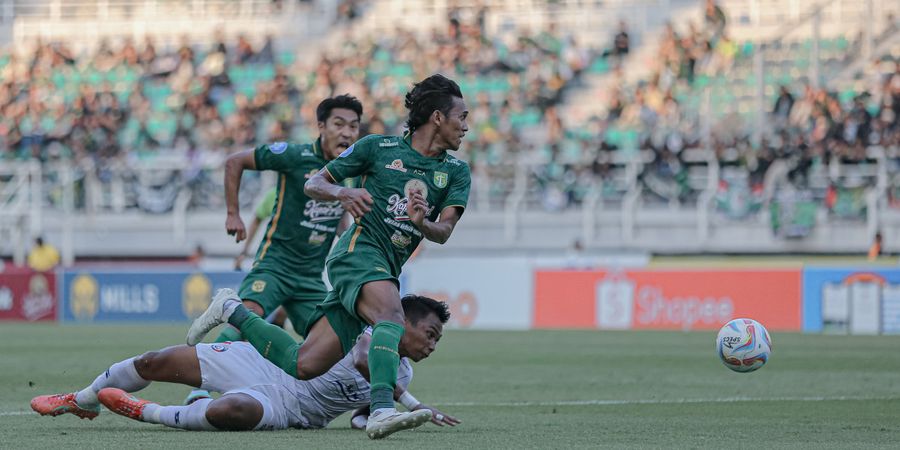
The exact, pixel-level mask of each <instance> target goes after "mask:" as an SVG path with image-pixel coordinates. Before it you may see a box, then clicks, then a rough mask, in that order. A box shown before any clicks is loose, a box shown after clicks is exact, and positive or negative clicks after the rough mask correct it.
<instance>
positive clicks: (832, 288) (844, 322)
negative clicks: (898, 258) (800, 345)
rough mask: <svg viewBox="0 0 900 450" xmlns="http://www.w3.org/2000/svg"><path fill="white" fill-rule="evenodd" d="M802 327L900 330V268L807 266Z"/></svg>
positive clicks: (813, 329) (874, 331) (855, 331)
mask: <svg viewBox="0 0 900 450" xmlns="http://www.w3.org/2000/svg"><path fill="white" fill-rule="evenodd" d="M803 331H807V332H819V331H825V332H833V333H850V334H878V333H886V334H900V269H893V268H885V269H881V268H865V267H807V268H805V269H804V270H803Z"/></svg>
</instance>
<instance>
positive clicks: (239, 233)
mask: <svg viewBox="0 0 900 450" xmlns="http://www.w3.org/2000/svg"><path fill="white" fill-rule="evenodd" d="M245 170H256V160H254V158H253V149H250V150H244V151H242V152H238V153H235V154H233V155H231V156H229V157H228V159H227V160H225V207H226V216H225V231H226V232H227V233H228V235H229V236H234V242H241V241H243V240H244V239H246V238H247V230H246V228H245V227H244V221H243V220H242V219H241V209H240V205H239V203H238V192H239V191H240V188H241V175H243V174H244V171H245Z"/></svg>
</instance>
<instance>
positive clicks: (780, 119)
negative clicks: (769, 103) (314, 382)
mask: <svg viewBox="0 0 900 450" xmlns="http://www.w3.org/2000/svg"><path fill="white" fill-rule="evenodd" d="M793 107H794V96H793V95H791V92H790V91H789V90H788V87H787V86H785V85H782V86H781V88H780V90H779V94H778V98H777V99H776V100H775V107H774V108H772V118H773V119H774V121H775V127H776V128H777V129H782V128H784V127H786V126H787V123H788V118H789V117H790V115H791V109H792V108H793Z"/></svg>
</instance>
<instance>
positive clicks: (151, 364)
mask: <svg viewBox="0 0 900 450" xmlns="http://www.w3.org/2000/svg"><path fill="white" fill-rule="evenodd" d="M161 359H163V357H162V355H161V353H160V352H147V353H144V354H143V355H141V356H138V357H137V358H134V369H135V370H137V373H138V375H140V376H141V378H143V379H145V380H153V379H155V377H154V375H155V374H156V372H157V371H158V370H159V368H160V367H161V366H162V365H163V362H162V361H160V360H161Z"/></svg>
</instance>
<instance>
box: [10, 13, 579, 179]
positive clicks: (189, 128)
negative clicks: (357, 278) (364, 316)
mask: <svg viewBox="0 0 900 450" xmlns="http://www.w3.org/2000/svg"><path fill="white" fill-rule="evenodd" d="M357 3H359V2H347V4H350V5H354V4H357ZM348 17H349V16H348ZM276 47H277V45H276V44H274V43H273V40H272V39H271V38H268V39H266V41H265V42H263V43H257V44H256V45H254V44H252V43H251V42H250V41H249V40H248V39H247V38H245V37H239V38H238V39H237V41H236V42H229V41H226V39H224V38H223V37H222V36H217V37H216V39H215V40H214V43H213V44H212V45H207V46H199V45H192V43H190V42H183V43H182V44H181V45H180V46H177V47H175V48H172V49H163V48H159V47H158V46H157V45H156V43H155V42H154V40H153V39H152V38H147V39H146V40H145V41H144V42H141V43H135V42H132V41H124V42H122V43H119V44H113V43H109V42H102V43H101V44H100V45H99V46H98V47H97V48H96V50H95V51H94V52H93V53H91V54H74V52H73V51H71V50H70V49H69V48H68V47H67V46H66V44H65V43H61V42H55V43H39V44H38V45H37V47H36V49H35V50H34V51H33V52H32V53H31V54H28V55H26V56H24V57H23V56H18V55H15V54H6V55H4V56H2V58H0V80H2V82H0V113H2V114H0V116H2V117H0V158H3V159H10V158H17V159H22V158H29V157H35V158H39V159H41V160H50V159H54V158H74V159H76V160H84V159H90V160H93V161H95V162H103V161H107V160H110V159H112V158H135V157H137V158H143V157H152V156H153V155H156V154H159V153H171V152H175V153H178V154H187V153H192V152H224V153H227V152H231V151H234V150H236V149H243V148H247V147H250V146H253V145H255V144H258V143H261V142H269V141H278V140H291V139H293V140H305V139H309V138H310V137H313V136H314V133H315V118H314V109H315V105H316V104H317V103H318V100H319V99H321V98H325V97H327V96H331V95H336V94H338V93H351V94H353V95H356V96H357V97H359V98H360V99H361V100H362V101H363V104H364V105H365V110H366V114H365V115H366V117H365V118H364V119H365V120H364V123H365V124H366V128H367V129H366V130H365V131H366V132H370V133H396V132H400V131H401V129H402V123H403V120H404V116H403V112H404V108H403V94H404V93H405V92H406V91H407V90H408V89H409V88H410V86H411V83H412V82H414V81H415V80H418V79H421V78H424V77H425V76H427V75H428V74H430V73H434V72H442V73H445V74H449V75H450V76H452V77H454V78H455V79H457V80H458V81H459V82H460V84H461V85H462V86H463V89H464V91H465V92H467V94H468V97H469V106H470V108H471V109H473V115H475V116H476V117H479V120H478V121H477V122H475V125H476V126H477V127H478V128H479V129H477V130H475V131H476V133H475V134H477V135H480V136H483V139H486V140H487V141H488V142H490V141H494V140H498V139H501V138H502V135H503V134H504V132H505V130H507V129H510V128H516V127H520V126H525V125H529V124H538V123H539V122H540V121H541V117H543V116H544V112H545V111H546V110H547V109H548V108H551V107H552V106H553V105H554V104H556V103H558V102H559V101H560V96H561V92H562V91H563V90H564V89H565V88H566V86H567V85H569V84H570V82H571V81H572V80H573V79H574V78H575V77H576V76H577V74H578V73H579V72H580V71H581V70H582V69H583V68H584V67H585V66H586V65H587V64H588V62H589V61H588V58H589V54H588V53H587V52H586V51H585V50H584V49H583V48H582V47H580V46H578V44H577V43H576V42H574V41H573V40H571V39H569V38H566V37H565V36H564V35H563V34H562V33H559V32H557V31H556V30H554V29H550V30H547V31H543V32H540V33H537V34H533V35H531V34H526V35H520V36H517V39H513V40H511V41H506V40H503V39H501V38H500V37H496V36H488V35H486V34H485V30H484V24H483V16H474V17H473V18H472V19H471V20H464V19H463V18H462V17H461V16H451V17H450V18H449V19H448V21H447V27H446V29H434V30H432V31H431V33H430V35H425V36H423V35H418V34H413V33H410V32H404V31H402V30H401V31H398V32H397V34H396V36H391V37H386V36H379V37H371V38H368V39H361V40H350V39H346V40H345V41H344V42H343V43H342V45H341V46H339V48H337V49H335V50H334V51H328V52H323V54H322V55H321V57H320V58H319V59H318V61H317V62H315V63H313V64H311V65H310V64H298V63H299V62H296V61H294V58H295V57H294V54H293V52H291V51H289V50H287V49H278V48H276ZM304 63H306V61H304Z"/></svg>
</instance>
